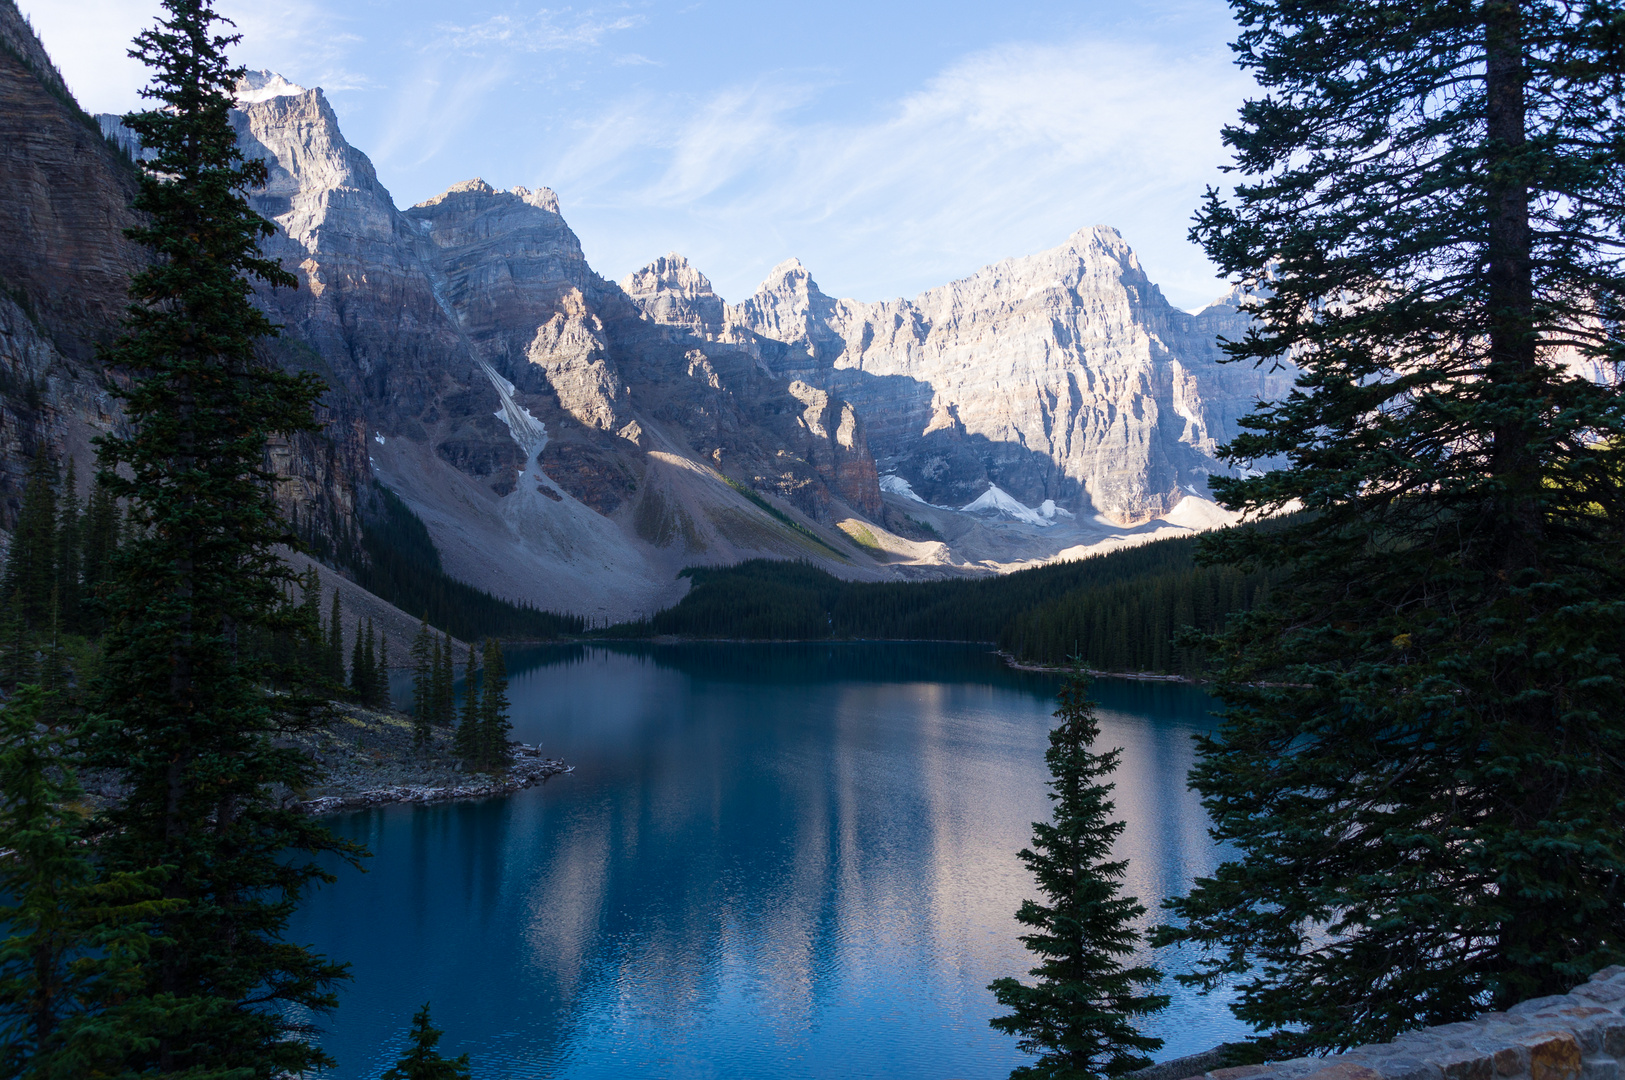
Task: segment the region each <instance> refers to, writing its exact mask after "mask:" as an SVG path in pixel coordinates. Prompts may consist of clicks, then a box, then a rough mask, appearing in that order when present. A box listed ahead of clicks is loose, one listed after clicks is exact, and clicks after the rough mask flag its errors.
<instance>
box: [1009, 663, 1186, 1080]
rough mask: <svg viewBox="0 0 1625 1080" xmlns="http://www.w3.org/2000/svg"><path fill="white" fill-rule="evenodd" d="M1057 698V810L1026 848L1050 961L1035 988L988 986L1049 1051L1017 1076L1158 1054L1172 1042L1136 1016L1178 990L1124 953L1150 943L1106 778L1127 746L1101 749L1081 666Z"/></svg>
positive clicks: (1013, 1020)
mask: <svg viewBox="0 0 1625 1080" xmlns="http://www.w3.org/2000/svg"><path fill="white" fill-rule="evenodd" d="M1058 705H1059V707H1058V708H1057V709H1056V710H1055V716H1056V718H1057V719H1059V720H1060V723H1059V724H1057V725H1056V726H1055V727H1054V728H1053V729H1052V730H1051V731H1050V736H1049V750H1048V751H1046V752H1045V754H1044V761H1045V762H1046V763H1047V764H1048V765H1049V771H1050V781H1049V787H1050V792H1049V797H1050V799H1051V800H1052V801H1053V802H1054V803H1055V809H1054V813H1053V820H1052V821H1039V822H1034V823H1033V844H1032V847H1031V848H1028V849H1025V850H1023V851H1022V852H1021V861H1022V862H1023V863H1025V864H1026V865H1027V869H1029V870H1031V871H1032V873H1033V876H1034V878H1036V879H1037V881H1038V888H1039V891H1040V892H1042V893H1043V894H1044V896H1045V899H1046V900H1047V904H1046V903H1040V902H1038V901H1035V900H1028V901H1026V902H1024V903H1023V904H1022V905H1021V910H1020V911H1018V912H1016V920H1017V921H1018V922H1020V923H1021V924H1022V925H1024V926H1030V927H1032V928H1033V932H1032V933H1030V934H1025V935H1023V936H1022V939H1021V940H1022V941H1023V942H1024V943H1025V944H1026V946H1027V948H1028V949H1029V950H1030V951H1032V952H1034V953H1036V954H1038V956H1039V957H1040V958H1041V960H1040V962H1039V965H1038V966H1037V967H1035V968H1033V969H1032V972H1031V974H1032V976H1033V978H1034V980H1035V981H1034V983H1033V984H1032V985H1031V986H1028V985H1024V984H1023V983H1021V982H1020V981H1018V980H1016V979H1013V978H1004V979H999V980H998V981H996V982H994V983H993V984H992V985H990V986H989V987H988V989H990V990H992V991H993V997H994V999H995V1000H997V1001H998V1003H999V1004H1000V1005H1003V1006H1004V1007H1005V1008H1007V1009H1011V1010H1012V1012H1011V1013H1010V1014H1009V1015H1007V1016H997V1017H994V1018H993V1019H992V1020H990V1021H989V1023H991V1024H992V1025H993V1027H995V1028H997V1029H998V1030H1000V1031H1004V1032H1007V1033H1009V1034H1011V1035H1016V1036H1018V1037H1019V1038H1020V1043H1019V1045H1020V1047H1021V1048H1022V1049H1023V1050H1024V1051H1026V1052H1027V1053H1031V1054H1038V1055H1039V1058H1038V1060H1037V1061H1036V1062H1034V1063H1033V1064H1032V1065H1030V1066H1024V1067H1022V1068H1018V1069H1016V1070H1015V1071H1014V1072H1012V1073H1011V1074H1010V1075H1011V1076H1013V1077H1022V1078H1029V1080H1039V1078H1051V1077H1053V1078H1056V1080H1062V1078H1069V1080H1072V1078H1075V1080H1097V1078H1104V1077H1108V1076H1120V1075H1122V1074H1123V1073H1125V1072H1129V1071H1131V1070H1134V1069H1138V1068H1142V1067H1144V1066H1147V1065H1149V1064H1151V1059H1150V1058H1149V1057H1147V1056H1146V1055H1148V1054H1150V1053H1152V1052H1153V1051H1155V1050H1156V1049H1157V1048H1159V1047H1160V1046H1162V1040H1161V1039H1158V1038H1154V1037H1152V1036H1148V1035H1142V1034H1140V1032H1139V1031H1137V1030H1135V1027H1134V1023H1133V1021H1134V1019H1135V1018H1136V1017H1143V1016H1148V1015H1151V1014H1153V1013H1156V1012H1160V1011H1161V1010H1163V1009H1165V1008H1167V1006H1168V998H1167V997H1166V996H1165V995H1162V994H1148V993H1145V992H1144V990H1143V989H1142V988H1144V987H1148V986H1154V985H1155V984H1156V983H1157V982H1159V981H1160V980H1161V978H1162V974H1161V973H1160V972H1159V971H1157V969H1156V968H1153V967H1148V966H1145V965H1130V964H1125V963H1124V961H1125V959H1126V958H1130V957H1132V956H1133V955H1134V952H1135V949H1136V948H1137V947H1138V946H1139V945H1140V944H1141V937H1140V932H1139V930H1138V929H1137V928H1136V927H1135V925H1134V924H1135V920H1137V919H1138V918H1139V917H1140V916H1142V915H1144V914H1145V907H1144V906H1143V905H1142V904H1141V903H1140V902H1139V901H1138V900H1137V899H1135V898H1134V897H1132V896H1120V895H1118V890H1119V888H1120V883H1121V881H1122V879H1123V876H1124V875H1125V874H1126V873H1127V871H1128V860H1126V859H1113V858H1112V857H1111V855H1112V844H1113V842H1114V841H1116V839H1117V837H1118V835H1119V834H1121V833H1122V831H1123V829H1124V827H1125V824H1124V822H1121V821H1113V820H1112V812H1113V809H1114V807H1113V804H1112V802H1111V793H1112V787H1113V785H1112V784H1111V783H1109V782H1107V781H1106V778H1107V777H1109V776H1110V775H1111V774H1112V773H1113V772H1114V771H1116V769H1117V762H1118V759H1119V758H1120V757H1121V756H1122V754H1123V751H1122V750H1120V749H1118V750H1108V751H1106V752H1105V753H1096V752H1095V751H1094V743H1095V740H1096V739H1097V738H1099V736H1100V725H1099V724H1098V723H1097V722H1096V721H1095V703H1094V702H1093V701H1091V700H1089V680H1088V678H1087V677H1086V676H1084V675H1083V674H1082V673H1081V672H1075V673H1074V674H1073V675H1072V676H1070V677H1069V678H1068V679H1067V681H1066V683H1065V684H1064V685H1063V686H1062V687H1061V692H1060V695H1059V697H1058Z"/></svg>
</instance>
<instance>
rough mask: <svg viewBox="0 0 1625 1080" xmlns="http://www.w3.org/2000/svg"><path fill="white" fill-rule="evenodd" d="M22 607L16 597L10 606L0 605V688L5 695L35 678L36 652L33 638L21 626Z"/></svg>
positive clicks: (22, 625)
mask: <svg viewBox="0 0 1625 1080" xmlns="http://www.w3.org/2000/svg"><path fill="white" fill-rule="evenodd" d="M22 608H23V606H22V602H21V601H20V600H19V599H17V598H16V597H15V596H14V597H13V598H12V601H11V602H10V603H8V604H4V605H0V689H3V690H5V691H6V693H8V694H9V693H11V692H13V691H15V690H16V689H17V688H18V687H19V686H22V685H24V684H25V683H31V682H35V681H37V678H38V669H37V667H36V664H35V655H36V653H37V651H38V650H37V648H36V646H35V643H34V635H33V634H31V633H29V631H28V627H27V625H25V624H24V623H23V616H22Z"/></svg>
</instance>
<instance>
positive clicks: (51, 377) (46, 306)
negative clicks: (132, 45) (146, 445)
mask: <svg viewBox="0 0 1625 1080" xmlns="http://www.w3.org/2000/svg"><path fill="white" fill-rule="evenodd" d="M0 46H3V47H0V185H3V186H4V189H5V190H6V192H7V196H6V198H5V199H4V200H0V289H3V293H4V295H3V296H0V524H3V525H7V526H9V525H10V524H11V523H12V522H13V521H14V520H15V514H16V512H17V509H18V508H19V505H20V500H21V492H22V487H23V477H24V475H25V473H26V470H27V463H28V461H29V460H30V459H32V458H33V457H34V456H35V455H36V454H37V453H40V452H44V453H47V454H49V455H50V456H51V457H52V458H53V459H54V460H55V461H56V462H57V463H58V464H59V465H60V464H62V463H63V462H65V461H66V460H67V459H68V458H72V459H74V460H76V461H77V463H78V465H79V470H78V471H79V476H80V479H81V483H88V481H89V477H90V475H91V472H92V470H91V468H90V466H91V463H92V461H93V459H94V453H95V451H94V447H93V446H92V444H91V440H92V439H93V438H94V437H95V436H96V435H98V434H101V433H103V432H107V431H110V430H114V429H116V428H117V426H118V425H119V424H120V423H121V413H120V409H119V405H118V401H117V399H116V398H115V397H114V396H113V395H112V394H111V393H110V390H111V389H112V387H113V386H114V385H115V382H116V381H117V380H118V379H119V378H120V377H121V376H120V373H118V372H116V371H112V372H109V371H106V370H104V368H103V366H102V364H101V363H100V360H99V357H98V349H99V347H101V346H104V345H106V344H109V343H111V342H112V341H113V340H114V339H115V338H116V337H117V336H118V334H119V332H120V326H121V323H122V319H123V315H124V309H125V306H126V304H127V302H128V296H127V288H128V282H129V279H130V276H131V275H132V274H133V273H135V272H137V271H138V270H139V269H140V268H141V267H142V266H143V265H144V264H145V260H146V257H147V256H146V253H145V251H144V250H143V249H141V248H139V247H137V246H136V245H135V244H133V243H131V242H130V241H129V240H128V239H127V238H126V237H125V235H124V230H125V229H127V228H129V227H131V226H133V225H135V224H136V223H137V220H136V217H135V214H134V213H133V211H132V210H131V209H130V201H131V199H132V198H133V197H134V195H135V192H136V187H137V174H136V170H135V169H134V167H133V166H132V165H131V164H130V161H129V157H128V155H127V152H126V147H127V146H128V145H129V143H128V138H127V137H128V135H129V133H128V132H126V131H123V129H122V126H121V125H119V124H118V123H117V121H116V119H115V118H103V119H102V122H101V123H100V124H99V123H98V122H97V120H96V119H94V118H92V117H89V116H87V115H86V114H85V113H84V112H83V111H82V110H81V109H80V108H79V107H78V105H77V104H76V103H75V102H74V101H73V98H72V97H71V96H70V95H69V94H68V92H67V89H66V87H65V86H64V85H63V84H62V80H61V77H60V75H58V74H57V72H56V70H55V68H54V67H53V66H52V65H51V62H50V59H49V57H47V56H46V54H45V51H44V49H43V48H42V47H41V46H40V44H39V41H38V39H37V38H35V37H34V34H33V31H32V30H31V29H30V28H29V27H28V25H27V23H26V22H25V21H24V20H23V18H22V17H21V15H20V14H19V13H18V12H17V9H16V7H15V6H14V5H13V4H11V3H0ZM109 130H111V131H112V132H113V133H114V134H115V135H118V134H122V135H124V136H125V137H126V143H125V146H121V145H120V144H119V142H118V140H117V139H116V138H115V139H111V140H110V139H109V138H108V137H107V132H108V131H109ZM266 347H267V348H268V349H269V350H270V351H271V353H272V355H274V356H277V357H278V358H280V359H282V360H283V361H284V362H287V363H291V364H300V363H304V362H306V361H309V360H312V359H314V358H312V357H310V356H308V355H307V354H308V352H309V350H308V349H302V348H301V347H299V346H298V345H297V343H295V342H291V341H281V342H270V343H268V344H267V346H266ZM315 366H320V365H319V364H317V365H315ZM349 411H353V410H348V411H347V409H346V406H345V403H344V402H343V401H342V399H341V397H335V398H333V399H331V400H330V401H329V403H328V406H327V408H326V413H327V417H326V418H327V419H330V420H332V421H334V423H333V424H332V425H331V426H330V429H329V430H330V433H332V434H334V435H335V436H336V438H334V439H332V440H329V439H324V438H321V437H312V436H305V435H301V436H298V437H296V438H294V439H291V440H283V441H281V442H279V443H278V444H277V445H275V446H273V447H272V449H271V458H272V461H273V463H274V464H276V465H277V466H278V467H279V468H282V469H284V470H285V471H286V473H287V475H288V476H289V480H288V481H287V482H286V483H285V484H283V485H282V487H281V488H280V490H279V493H278V494H279V496H280V497H281V498H282V499H283V502H284V505H285V508H286V509H287V510H288V511H289V512H290V513H293V514H298V515H299V516H300V518H301V524H302V527H303V528H305V530H306V531H307V532H308V533H310V534H311V535H313V537H314V538H315V539H316V540H317V542H318V543H334V542H337V541H339V540H340V539H342V538H346V537H349V536H351V535H353V533H354V528H355V523H354V509H355V501H356V498H355V489H354V480H355V478H356V477H357V476H359V475H361V473H360V472H359V469H364V463H365V453H364V451H363V452H362V453H361V455H360V457H361V462H362V464H361V465H360V466H359V467H358V466H357V464H356V461H355V457H356V455H355V453H354V452H353V450H354V448H355V447H359V445H360V443H359V440H358V439H357V438H355V437H354V436H353V435H352V434H350V432H351V429H353V427H354V425H353V423H352V422H351V421H350V419H349V417H348V412H349ZM346 444H348V445H349V446H350V447H351V452H349V453H346V452H345V449H344V448H345V446H346Z"/></svg>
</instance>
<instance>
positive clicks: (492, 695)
mask: <svg viewBox="0 0 1625 1080" xmlns="http://www.w3.org/2000/svg"><path fill="white" fill-rule="evenodd" d="M481 653H482V656H481V659H482V662H483V664H484V667H485V673H484V676H483V678H481V680H480V735H479V747H480V749H479V756H480V765H481V767H482V768H484V769H487V770H492V771H501V770H503V769H506V768H507V767H508V766H510V765H512V764H513V747H512V746H510V745H509V744H508V733H509V732H510V731H512V730H513V724H512V723H510V722H509V720H508V668H507V665H506V664H505V663H504V662H503V660H502V644H501V643H500V642H498V641H497V639H496V638H486V639H485V647H484V649H482V650H481Z"/></svg>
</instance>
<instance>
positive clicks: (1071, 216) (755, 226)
mask: <svg viewBox="0 0 1625 1080" xmlns="http://www.w3.org/2000/svg"><path fill="white" fill-rule="evenodd" d="M1247 85H1248V84H1247V83H1246V82H1245V80H1244V78H1243V76H1241V75H1240V74H1239V73H1237V72H1236V71H1235V70H1234V69H1233V68H1231V67H1230V65H1229V63H1228V56H1225V55H1220V54H1214V55H1201V56H1189V55H1177V54H1171V53H1167V52H1162V51H1159V50H1157V49H1155V48H1152V47H1148V46H1144V45H1133V46H1131V45H1125V44H1121V43H1117V42H1109V41H1098V40H1096V41H1079V42H1072V43H1068V44H1056V45H1031V44H1027V45H1008V46H1003V47H999V48H995V49H990V50H987V51H985V52H981V53H978V54H975V55H972V56H969V57H966V58H964V59H962V60H960V61H959V62H957V63H955V64H954V65H952V66H950V67H949V68H947V69H946V70H944V71H942V72H941V73H939V74H938V75H937V76H936V77H935V78H933V79H931V80H929V81H928V82H927V83H926V84H924V85H923V86H922V87H921V88H920V89H919V90H918V91H916V92H914V93H912V94H909V95H907V96H906V97H904V98H902V99H901V100H898V101H896V102H894V103H893V104H892V106H891V107H890V108H888V109H885V110H882V112H881V113H880V114H879V115H878V116H877V117H876V118H874V119H870V120H867V121H864V122H857V123H850V122H849V123H834V122H829V121H825V120H822V119H820V118H819V117H818V115H817V100H818V96H819V93H820V90H821V84H820V82H819V81H818V80H816V79H806V78H803V79H796V78H792V77H784V76H781V77H778V78H774V79H760V80H757V81H754V82H752V83H750V84H748V85H742V86H737V87H732V88H729V89H727V90H724V91H722V92H719V93H715V94H712V95H710V96H708V97H706V98H703V99H700V100H684V101H673V100H671V99H669V98H657V97H645V98H641V99H636V100H628V101H623V102H621V103H618V105H617V106H615V107H614V108H612V109H609V110H606V111H605V112H604V113H603V114H602V115H600V116H598V117H596V118H595V119H594V120H593V121H591V122H588V123H586V124H584V125H582V127H581V128H580V130H579V133H578V137H577V139H576V140H575V142H574V143H573V145H571V146H570V148H569V150H568V152H566V153H565V154H563V155H561V156H560V157H559V158H558V159H557V160H556V161H555V162H554V163H553V168H554V169H555V170H556V171H555V173H554V174H553V175H555V176H557V186H558V187H559V188H560V189H561V190H563V191H564V192H565V197H566V200H567V202H568V201H571V200H574V201H578V202H580V201H582V200H585V202H586V203H587V204H588V205H589V206H590V207H592V208H593V209H594V210H595V211H596V210H602V211H603V212H604V213H603V214H596V213H595V215H594V216H595V217H599V218H602V217H607V216H609V214H610V213H611V212H613V211H617V210H618V211H621V212H626V213H629V214H632V215H635V216H638V217H644V216H646V214H647V211H649V210H650V209H652V208H658V209H659V210H660V211H661V212H663V213H667V214H670V215H684V216H687V217H688V218H689V219H690V220H691V221H692V222H693V223H694V224H695V225H696V226H698V227H699V228H697V229H696V230H695V232H696V235H697V237H698V238H699V239H698V246H699V247H700V248H701V249H702V251H703V249H705V248H711V249H712V250H714V251H716V253H717V254H718V255H721V254H722V253H723V251H724V250H726V251H730V252H732V253H733V261H735V262H736V263H737V261H738V256H739V253H741V252H742V251H747V250H749V249H750V247H751V246H755V247H758V248H759V247H761V246H762V244H763V243H764V242H766V241H768V240H769V239H770V238H771V239H773V240H775V241H780V242H782V241H788V242H792V243H795V244H796V245H797V246H798V248H800V250H797V251H793V252H792V251H784V250H778V251H760V252H759V253H756V254H754V257H752V258H751V259H750V263H751V265H750V266H749V267H746V266H737V265H736V266H734V267H727V266H714V267H707V272H708V273H711V274H712V275H713V277H714V279H716V280H717V281H718V282H719V284H721V285H722V286H724V288H725V289H728V290H732V292H733V295H734V296H736V297H737V296H738V295H739V293H740V292H742V291H745V290H746V289H748V287H749V285H750V284H753V281H752V279H751V275H754V274H757V273H759V272H760V270H762V269H765V268H766V267H767V266H770V265H771V264H772V263H773V262H776V261H778V259H780V258H783V257H784V256H786V255H790V254H798V255H801V256H802V258H803V260H804V261H806V262H808V264H809V266H810V267H811V268H812V269H813V271H814V273H815V274H821V273H822V274H824V276H827V277H828V278H830V279H832V280H831V281H830V282H826V284H832V283H833V284H836V287H837V288H839V287H840V286H841V285H844V286H846V287H847V288H849V289H851V290H852V291H854V292H857V293H859V294H860V295H861V294H862V293H863V292H864V290H865V289H869V288H876V287H883V286H882V285H881V278H880V277H879V275H878V274H876V273H873V272H871V271H870V270H869V269H868V268H870V267H874V266H876V261H877V260H876V258H875V254H876V253H877V252H884V253H885V259H884V263H885V264H886V267H885V271H884V273H885V277H886V279H887V280H892V281H895V280H897V278H898V276H899V275H898V273H897V271H898V270H899V268H901V267H903V266H906V267H907V271H906V274H905V275H904V276H906V277H907V278H909V279H911V280H912V281H914V282H916V283H918V284H919V285H921V286H923V285H925V284H931V283H937V282H940V281H942V280H945V279H946V277H947V276H952V275H955V274H958V273H965V272H968V271H970V270H971V269H974V267H975V266H976V265H979V264H980V263H981V262H985V261H991V260H992V259H994V258H997V257H1002V256H1005V255H1014V254H1021V253H1024V252H1026V251H1031V250H1036V249H1038V248H1040V247H1046V246H1051V245H1053V244H1055V243H1058V242H1059V241H1060V240H1061V239H1062V238H1063V237H1064V236H1065V235H1066V234H1068V233H1070V232H1071V231H1073V230H1074V229H1076V228H1078V227H1081V226H1085V225H1093V224H1097V223H1103V224H1112V225H1117V226H1118V227H1120V228H1121V229H1122V230H1123V232H1124V234H1125V236H1127V238H1128V239H1129V242H1130V243H1131V244H1134V245H1135V246H1136V248H1137V249H1139V250H1140V251H1141V253H1142V256H1143V257H1144V258H1145V259H1146V261H1147V263H1148V268H1149V269H1150V271H1151V272H1152V274H1153V277H1154V278H1155V279H1156V280H1159V281H1163V282H1165V283H1167V285H1168V287H1169V289H1170V292H1171V293H1174V294H1177V295H1178V296H1180V297H1183V298H1187V299H1188V298H1193V297H1204V298H1205V297H1206V295H1207V294H1210V293H1211V294H1216V293H1217V292H1218V291H1219V289H1218V286H1217V285H1216V284H1214V283H1213V281H1212V272H1211V270H1210V268H1208V266H1207V264H1206V262H1205V260H1203V259H1202V258H1201V257H1200V255H1199V254H1193V251H1192V249H1190V248H1189V245H1188V244H1186V242H1185V239H1184V231H1185V228H1184V222H1186V221H1187V220H1188V218H1189V216H1190V213H1191V211H1192V210H1193V209H1194V208H1195V206H1196V204H1197V201H1198V199H1199V197H1200V195H1201V191H1202V187H1203V185H1204V184H1205V183H1208V182H1212V181H1214V180H1216V179H1217V178H1218V173H1217V166H1218V165H1219V164H1220V163H1221V162H1222V161H1223V160H1224V154H1223V150H1222V147H1221V145H1220V142H1219V134H1218V132H1219V128H1220V126H1221V124H1222V123H1224V122H1225V121H1226V120H1228V119H1230V118H1231V117H1232V116H1233V115H1234V111H1235V108H1236V106H1237V104H1239V102H1240V101H1241V99H1242V97H1243V96H1244V94H1245V93H1246V90H1247ZM707 230H708V231H707ZM663 231H669V230H663ZM615 254H616V255H617V256H618V255H620V252H619V251H617V252H616V253H615ZM689 254H690V256H691V257H695V256H697V255H700V254H701V252H697V251H693V250H691V251H690V252H689ZM820 259H823V260H826V262H825V270H823V271H821V270H820V265H819V261H818V260H820ZM864 298H866V299H872V298H876V297H874V296H872V295H869V296H864ZM1191 302H1192V303H1195V302H1199V301H1197V300H1194V299H1192V300H1191Z"/></svg>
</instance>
